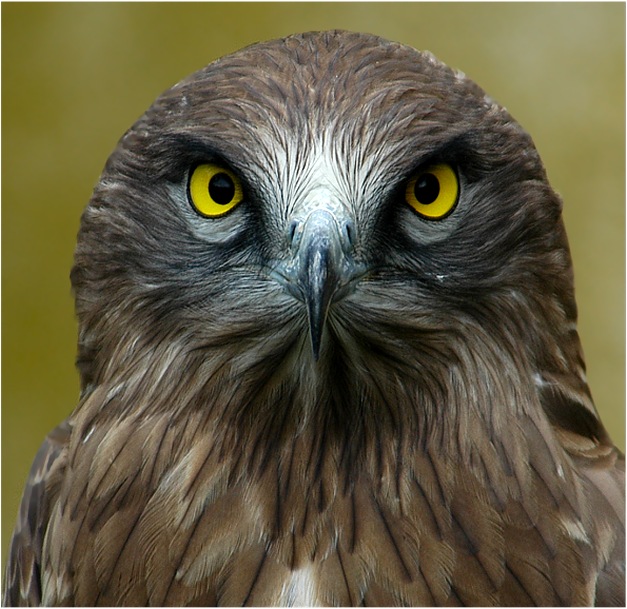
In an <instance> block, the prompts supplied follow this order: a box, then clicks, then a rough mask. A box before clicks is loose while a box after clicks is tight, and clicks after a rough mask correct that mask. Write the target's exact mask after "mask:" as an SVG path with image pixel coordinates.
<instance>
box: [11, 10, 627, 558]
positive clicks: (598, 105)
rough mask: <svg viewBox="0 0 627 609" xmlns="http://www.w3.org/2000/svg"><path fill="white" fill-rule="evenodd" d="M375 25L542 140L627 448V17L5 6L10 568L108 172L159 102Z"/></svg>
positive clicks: (602, 388)
mask: <svg viewBox="0 0 627 609" xmlns="http://www.w3.org/2000/svg"><path fill="white" fill-rule="evenodd" d="M329 28H343V29H351V30H360V31H367V32H372V33H376V34H379V35H382V36H384V37H387V38H392V39H395V40H398V41H401V42H404V43H407V44H410V45H412V46H414V47H416V48H419V49H429V50H431V51H432V52H433V53H435V54H436V55H437V56H438V57H439V58H440V59H442V60H443V61H445V62H446V63H448V64H449V65H452V66H454V67H456V68H459V69H461V70H462V71H464V72H465V73H466V74H467V75H468V76H470V77H471V78H473V79H474V80H475V81H477V82H478V83H479V84H480V85H481V86H482V87H483V88H484V89H486V90H487V91H488V92H489V93H490V94H491V95H492V97H494V98H495V99H497V100H498V101H500V102H501V103H502V104H504V105H505V106H506V107H507V108H508V110H509V111H510V112H511V113H512V114H513V115H514V116H515V117H516V118H517V119H518V121H519V122H520V123H521V124H522V125H523V126H524V127H525V128H526V129H527V130H528V131H529V132H530V133H531V134H532V136H533V137H534V139H535V142H536V145H537V147H538V148H539V150H540V154H541V155H542V157H543V159H544V162H545V164H546V167H547V170H548V174H549V178H550V179H551V181H552V183H553V185H554V187H555V188H556V189H557V190H558V191H559V192H560V193H561V194H562V196H563V198H564V201H565V209H564V216H565V220H566V224H567V228H568V232H569V237H570V242H571V248H572V254H573V258H574V264H575V276H576V281H577V283H576V285H577V296H578V302H579V310H580V324H579V326H580V333H581V337H582V341H583V345H584V349H585V353H586V359H587V363H588V372H589V380H590V385H591V388H592V392H593V395H594V397H595V400H596V404H597V407H598V409H599V411H600V412H601V415H602V417H603V420H604V421H605V423H606V426H607V427H608V429H609V431H610V433H611V435H612V436H613V438H614V439H615V441H616V442H617V443H618V444H619V445H620V446H621V447H624V442H625V435H624V430H625V423H624V411H625V408H624V406H625V399H624V398H625V393H624V389H625V379H624V376H625V375H624V371H625V349H624V339H625V313H624V305H625V269H624V265H625V251H624V248H625V238H624V237H625V236H624V229H625V192H624V187H625V6H624V5H623V4H622V3H620V4H619V3H614V4H598V3H594V4H562V3H560V4H549V5H545V4H526V3H525V4H491V3H490V4H463V5H462V4H448V3H447V4H420V3H416V4H409V3H403V4H389V3H385V4H383V3H382V4H378V3H374V4H370V3H367V4H366V3H363V4H362V3H349V4H300V3H298V4H296V3H295V4H288V3H285V4H239V3H238V4H196V3H194V4H176V5H174V4H144V3H140V4H91V3H89V4H46V5H42V4H39V5H37V4H28V5H26V4H6V3H5V4H3V5H2V92H3V99H2V101H3V107H2V110H3V113H2V161H3V163H2V313H3V315H2V339H3V341H2V381H3V382H2V535H3V538H2V559H3V562H4V559H5V555H6V550H7V544H8V541H9V535H10V531H11V529H12V527H13V523H14V520H15V514H16V511H17V506H18V501H19V498H20V495H21V492H22V486H23V483H24V480H25V478H26V475H27V472H28V468H29V466H30V462H31V460H32V458H33V456H34V454H35V452H36V450H37V448H38V446H39V444H40V442H41V440H42V438H43V437H44V435H45V434H46V433H47V432H48V430H50V429H51V428H52V427H53V426H54V425H55V424H56V423H58V422H59V421H60V420H61V419H63V418H64V417H65V416H66V415H67V414H68V413H69V412H70V411H71V410H72V408H73V407H74V406H75V404H76V401H77V396H78V377H77V374H76V372H75V370H74V365H73V360H74V354H75V342H76V323H75V320H74V313H73V301H72V296H71V291H70V282H69V277H68V275H69V270H70V267H71V264H72V252H73V248H74V241H75V236H76V232H77V229H78V223H79V217H80V214H81V210H82V208H83V206H84V205H85V204H86V203H87V201H88V199H89V196H90V193H91V189H92V187H93V185H94V184H95V182H96V181H97V180H98V176H99V173H100V170H101V169H102V167H103V165H104V162H105V160H106V158H107V156H108V155H109V153H110V152H111V150H112V149H113V148H114V147H115V145H116V141H117V140H118V138H119V137H120V136H121V135H122V134H123V132H124V131H125V130H126V129H127V128H128V127H129V126H130V125H131V124H132V123H133V122H134V121H135V119H136V118H137V117H139V115H140V114H142V113H143V111H144V110H145V109H146V108H147V107H148V105H149V104H150V103H151V102H152V101H153V100H154V98H155V97H156V96H157V95H158V94H159V93H160V92H162V91H163V90H164V89H166V88H168V87H169V86H170V85H172V84H173V83H175V82H176V81H177V80H179V79H181V78H182V77H184V76H186V75H187V74H189V73H190V72H192V71H194V70H196V69H198V68H200V67H201V66H203V65H204V64H206V63H208V62H210V61H211V60H213V59H215V58H217V57H219V56H220V55H224V54H226V53H229V52H231V51H234V50H236V49H237V48H239V47H241V46H243V45H247V44H249V43H252V42H255V41H258V40H263V39H268V38H275V37H279V36H284V35H287V34H290V33H294V32H297V31H306V30H316V29H329Z"/></svg>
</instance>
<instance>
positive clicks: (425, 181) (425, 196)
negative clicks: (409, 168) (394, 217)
mask: <svg viewBox="0 0 627 609" xmlns="http://www.w3.org/2000/svg"><path fill="white" fill-rule="evenodd" d="M439 194H440V181H439V180H438V179H437V178H436V177H435V176H434V175H433V174H432V173H423V174H422V175H421V176H420V177H419V178H418V179H417V180H416V185H415V186H414V195H415V196H416V200H417V201H418V203H422V204H423V205H429V203H433V202H434V201H435V200H436V199H437V198H438V195H439Z"/></svg>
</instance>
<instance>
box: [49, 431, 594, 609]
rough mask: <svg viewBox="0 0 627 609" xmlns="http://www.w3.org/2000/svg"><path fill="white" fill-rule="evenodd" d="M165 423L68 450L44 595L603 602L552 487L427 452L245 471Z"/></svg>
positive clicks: (114, 599) (171, 601)
mask: <svg viewBox="0 0 627 609" xmlns="http://www.w3.org/2000/svg"><path fill="white" fill-rule="evenodd" d="M167 430H168V428H167V426H164V428H163V429H159V428H158V427H152V428H149V427H148V426H146V427H145V428H142V429H141V430H140V431H141V433H140V432H137V431H135V436H134V440H135V441H133V442H131V441H129V440H130V436H131V433H132V430H131V429H129V431H128V433H129V436H128V437H127V438H124V436H123V435H122V437H117V438H116V442H118V444H116V446H115V447H112V448H111V450H109V451H107V452H106V453H102V454H101V452H99V451H98V450H97V449H94V450H93V451H92V453H89V449H88V448H87V447H88V446H89V443H90V441H91V439H92V438H94V437H95V438H97V433H98V431H97V430H96V431H95V432H94V433H93V434H92V435H91V436H89V440H88V441H87V442H85V443H84V446H85V447H86V448H85V449H84V451H82V452H81V451H77V455H76V458H74V459H71V460H70V466H69V467H70V475H69V476H68V479H67V485H66V487H65V489H63V491H62V493H61V498H60V501H59V502H58V505H57V506H56V508H55V510H54V513H53V515H52V519H51V525H50V528H49V531H48V532H47V534H46V543H45V547H44V555H45V557H44V558H45V560H44V567H45V568H46V570H45V579H44V585H43V588H44V602H45V603H46V604H72V603H74V604H78V605H97V604H100V605H120V604H126V605H157V606H163V605H185V604H203V605H228V606H238V605H246V604H251V605H359V604H367V605H379V606H381V605H399V604H401V605H442V604H468V605H494V604H517V605H529V604H561V603H564V602H570V601H572V602H578V603H581V604H585V603H586V602H589V600H590V597H589V595H587V594H588V593H587V592H586V590H583V589H581V590H579V589H578V588H577V585H574V584H573V583H572V582H573V577H572V573H577V574H578V575H577V578H578V579H577V578H576V579H577V581H581V582H583V581H584V580H585V577H584V575H585V574H584V570H585V565H584V562H585V561H583V560H582V556H583V553H582V552H581V548H579V547H577V543H576V540H574V539H573V537H572V535H571V536H569V535H568V534H567V531H566V529H565V528H564V527H563V526H562V525H561V524H560V522H559V517H558V514H557V511H555V510H547V511H546V512H543V511H542V510H541V509H539V506H540V503H541V500H542V498H543V495H540V494H539V493H540V490H542V493H544V495H547V490H546V488H545V487H544V486H541V484H540V481H533V480H532V483H531V484H530V487H529V492H528V493H526V494H525V495H524V496H523V495H521V497H520V499H517V498H515V497H514V496H513V495H512V494H509V491H507V490H506V489H505V490H504V489H498V488H496V483H497V482H499V480H498V479H496V478H495V479H494V480H493V481H492V482H491V481H490V480H489V479H487V478H485V477H481V476H479V475H478V474H477V473H476V472H474V471H472V470H471V469H469V470H467V471H460V469H459V468H457V467H454V465H453V464H452V463H451V462H450V461H446V460H444V459H443V460H438V459H434V458H432V457H431V456H429V455H426V454H423V453H417V452H416V453H414V454H413V455H411V461H410V460H409V457H408V461H407V462H405V463H404V466H403V467H402V468H400V469H399V468H398V467H396V468H394V467H391V466H390V467H385V466H381V467H380V468H379V470H378V471H377V468H376V467H374V465H373V467H372V468H370V469H369V468H367V467H364V468H362V469H360V470H359V471H357V472H353V473H354V475H348V474H347V473H346V471H345V472H344V473H343V475H339V473H338V472H339V471H340V470H341V468H339V467H338V463H339V462H340V460H339V458H337V455H335V454H334V453H332V452H328V453H324V454H325V455H326V456H325V458H323V459H319V460H316V455H317V453H316V452H311V451H310V452H309V453H307V452H306V451H301V450H294V451H292V452H293V454H292V453H290V454H289V455H288V454H287V453H286V454H283V455H282V454H276V455H272V456H270V457H268V458H267V460H266V461H264V460H256V459H255V455H254V454H251V455H245V456H246V458H247V462H249V463H251V464H253V465H255V464H259V465H258V467H256V469H255V468H252V466H251V468H252V469H251V468H249V469H247V470H246V471H247V472H248V473H246V474H244V473H242V472H243V471H244V470H239V472H238V470H236V469H235V468H234V466H233V464H232V463H230V464H229V463H226V462H225V460H224V458H223V455H222V454H221V453H220V451H217V450H211V449H208V448H207V445H206V444H203V443H196V444H193V445H192V447H191V448H189V449H188V450H186V451H185V452H181V453H180V454H178V455H177V454H176V453H174V454H175V455H176V456H177V459H176V461H175V465H174V466H172V465H171V461H168V460H166V459H163V451H164V449H165V447H168V431H167ZM141 434H144V435H143V437H140V436H141ZM157 440H158V442H159V443H158V447H159V448H160V450H154V448H155V447H153V446H152V445H151V443H156V442H157ZM173 446H174V445H173ZM297 448H298V447H297ZM114 449H115V450H114ZM171 450H172V449H171ZM160 451H161V452H160ZM105 455H106V457H105ZM287 456H289V457H290V458H289V459H288V458H287ZM79 457H83V458H82V459H81V458H79ZM87 470H88V471H87ZM373 472H377V474H376V475H375V474H374V473H373ZM348 473H349V474H350V473H351V472H348ZM495 475H496V474H495ZM500 482H502V483H503V484H504V483H505V480H504V479H503V480H502V481H500ZM490 485H492V487H491V486H490ZM579 545H581V544H579ZM530 557H532V558H531V559H530ZM565 574H570V575H568V576H566V575H565ZM583 585H584V584H583V583H582V587H583Z"/></svg>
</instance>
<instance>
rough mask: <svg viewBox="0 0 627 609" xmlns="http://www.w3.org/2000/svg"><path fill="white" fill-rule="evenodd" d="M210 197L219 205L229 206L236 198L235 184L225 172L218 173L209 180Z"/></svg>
mask: <svg viewBox="0 0 627 609" xmlns="http://www.w3.org/2000/svg"><path fill="white" fill-rule="evenodd" d="M209 195H210V196H211V198H212V199H213V200H214V201H215V202H216V203H218V205H228V204H229V203H230V202H231V201H232V200H233V197H234V196H235V184H234V183H233V180H232V179H231V177H230V176H229V175H228V174H226V173H223V172H220V173H216V174H215V175H214V176H213V177H212V178H211V180H209Z"/></svg>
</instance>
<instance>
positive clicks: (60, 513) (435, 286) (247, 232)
mask: <svg viewBox="0 0 627 609" xmlns="http://www.w3.org/2000/svg"><path fill="white" fill-rule="evenodd" d="M561 208H562V203H561V200H560V198H559V197H558V195H557V194H556V193H555V192H554V190H553V189H552V188H551V186H550V185H549V183H548V181H547V177H546V174H545V170H544V168H543V165H542V162H541V160H540V158H539V156H538V153H537V151H536V149H535V147H534V145H533V143H532V140H531V138H530V137H529V135H528V134H527V133H526V132H525V131H524V130H523V129H522V128H521V127H520V126H519V125H518V124H517V123H516V122H515V121H514V120H513V119H512V117H511V116H510V115H509V114H508V113H507V111H506V110H505V109H504V108H503V107H501V106H500V105H498V104H497V103H496V102H494V101H493V100H492V99H491V98H490V97H488V96H487V95H486V94H485V93H484V92H483V91H482V90H481V89H480V88H479V87H478V86H477V85H476V84H474V83H473V82H471V81H470V80H469V79H467V78H466V77H465V76H464V75H463V74H461V73H459V72H456V71H453V70H452V69H450V68H448V67H446V66H445V65H443V64H442V63H440V62H439V61H437V60H436V59H435V58H434V57H433V56H432V55H431V54H429V53H426V52H418V51H416V50H414V49H412V48H409V47H407V46H404V45H402V44H397V43H394V42H389V41H386V40H383V39H381V38H378V37H375V36H372V35H365V34H357V33H348V32H340V31H332V32H318V33H307V34H301V35H294V36H291V37H288V38H285V39H282V40H276V41H272V42H265V43H261V44H257V45H253V46H250V47H247V48H245V49H243V50H241V51H238V52H236V53H234V54H232V55H229V56H227V57H224V58H222V59H220V60H218V61H216V62H214V63H212V64H210V65H209V66H207V67H205V68H204V69H201V70H200V71H198V72H196V73H195V74H193V75H192V76H190V77H188V78H187V79H185V80H183V81H181V82H180V83H179V84H177V85H175V86H174V87H173V88H171V89H170V90H168V91H166V92H165V93H164V94H163V95H162V96H161V97H159V98H158V99H157V100H156V102H155V103H154V104H153V105H152V107H150V108H149V109H148V111H147V112H146V113H145V114H144V115H143V116H142V117H141V118H140V119H139V120H138V121H137V123H136V124H135V125H134V126H133V127H132V128H131V129H130V130H129V131H128V132H127V133H126V134H125V135H124V136H123V137H122V139H121V140H120V142H119V145H118V146H117V148H116V149H115V151H114V152H113V154H112V155H111V157H110V158H109V160H108V162H107V164H106V166H105V168H104V171H103V174H102V177H101V179H100V181H99V182H98V184H97V186H96V188H95V190H94V193H93V196H92V198H91V200H90V202H89V204H88V206H87V208H86V210H85V212H84V214H83V217H82V222H81V228H80V232H79V235H78V245H77V249H76V256H75V264H74V267H73V270H72V273H71V279H72V285H73V289H74V293H75V297H76V311H77V316H78V323H79V338H78V359H77V365H78V369H79V372H80V376H81V387H82V392H81V398H80V402H79V404H78V406H77V408H76V409H75V410H74V412H73V413H72V414H71V415H70V416H69V418H68V419H67V420H66V421H65V422H64V423H62V424H61V425H60V426H59V427H58V428H57V429H55V430H54V431H53V432H52V433H51V434H50V435H49V436H48V438H47V439H46V440H45V442H44V444H43V446H42V448H41V450H40V451H39V453H38V455H37V457H36V459H35V463H34V465H33V469H32V471H31V474H30V478H29V481H28V484H27V486H26V490H25V492H24V497H23V500H22V506H21V510H20V515H19V519H18V524H17V527H16V529H15V533H14V536H13V540H12V544H11V550H10V556H9V561H8V567H7V573H6V583H5V586H6V592H5V597H4V599H5V603H6V604H33V605H37V604H44V605H188V604H202V605H362V604H363V605H484V606H485V605H518V606H520V605H523V606H525V605H591V604H599V605H623V604H624V602H625V601H624V457H623V456H622V455H621V454H620V453H619V451H618V450H617V449H616V448H615V447H614V445H613V443H612V441H611V440H610V438H609V436H608V433H607V432H606V430H605V428H604V427H603V424H602V423H601V421H600V419H599V416H598V414H597V412H596V410H595V406H594V404H593V401H592V398H591V394H590V391H589V389H588V385H587V381H586V375H585V366H584V359H583V353H582V348H581V345H580V341H579V338H578V334H577V328H576V317H577V311H576V305H575V299H574V292H573V271H572V265H571V258H570V254H569V250H568V244H567V239H566V234H565V231H564V226H563V223H562V219H561Z"/></svg>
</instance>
